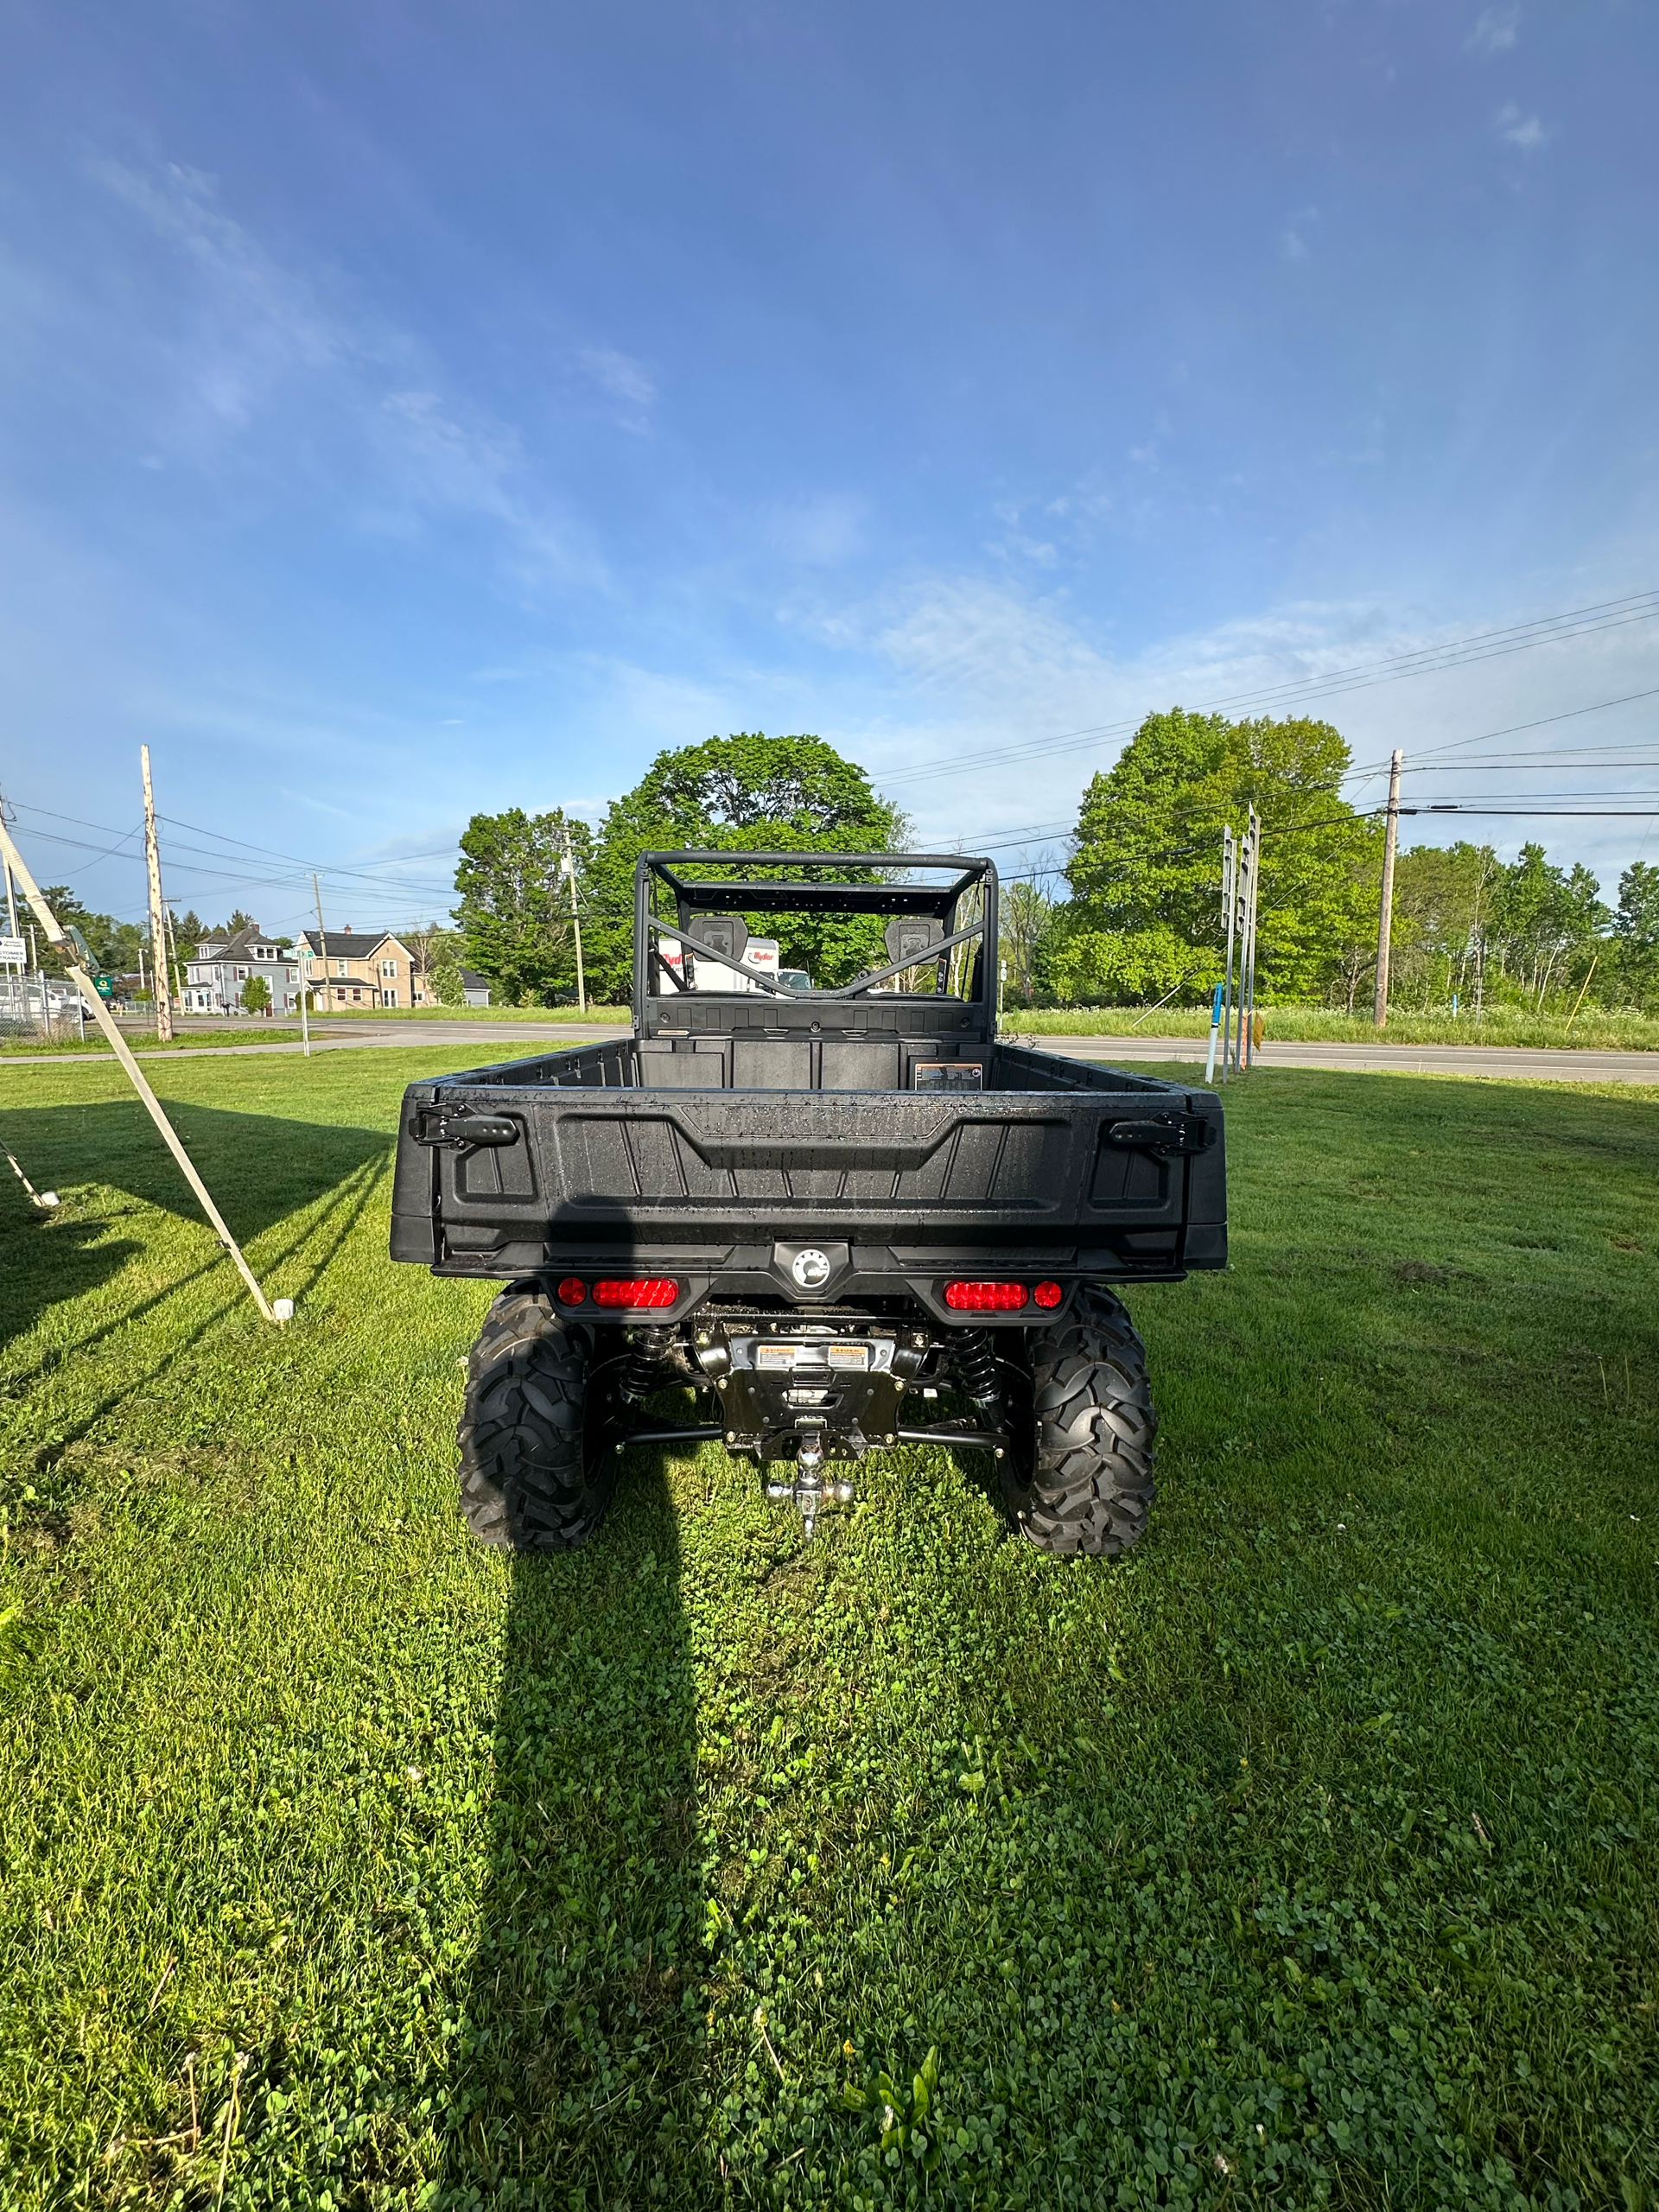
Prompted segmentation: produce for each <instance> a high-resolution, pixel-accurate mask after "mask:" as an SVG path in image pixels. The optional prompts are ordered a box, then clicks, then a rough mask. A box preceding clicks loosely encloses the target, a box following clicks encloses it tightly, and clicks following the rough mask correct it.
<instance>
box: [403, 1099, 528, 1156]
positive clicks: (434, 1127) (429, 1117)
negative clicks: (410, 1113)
mask: <svg viewBox="0 0 1659 2212" xmlns="http://www.w3.org/2000/svg"><path fill="white" fill-rule="evenodd" d="M409 1134H410V1136H412V1137H413V1138H414V1140H415V1141H416V1144H429V1145H448V1146H452V1147H454V1148H455V1149H457V1150H460V1149H461V1148H462V1147H467V1146H470V1145H480V1144H517V1143H518V1122H515V1121H513V1120H512V1118H511V1117H510V1116H507V1115H505V1114H474V1113H472V1112H470V1111H469V1110H468V1109H467V1108H466V1107H464V1106H423V1107H422V1108H421V1109H420V1111H419V1112H418V1113H417V1114H416V1116H415V1117H414V1119H413V1120H412V1121H411V1122H410V1125H409Z"/></svg>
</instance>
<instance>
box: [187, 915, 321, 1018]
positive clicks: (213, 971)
mask: <svg viewBox="0 0 1659 2212" xmlns="http://www.w3.org/2000/svg"><path fill="white" fill-rule="evenodd" d="M255 976H263V977H264V982H265V983H266V986H267V987H268V988H269V989H270V1010H271V1012H272V1013H273V1014H292V1013H294V1012H295V1011H296V1008H297V1007H298V1005H299V1002H300V1001H299V982H300V970H299V964H298V962H297V960H296V956H295V955H294V953H293V952H291V951H289V950H284V948H283V946H282V945H280V944H274V943H273V942H272V940H271V939H270V938H268V937H267V936H266V935H265V933H264V931H263V930H262V929H261V928H260V927H259V925H258V924H257V922H250V923H249V925H248V926H247V928H246V929H245V930H238V931H237V933H236V935H235V936H234V937H220V938H204V940H203V941H202V942H201V943H200V944H198V945H197V947H196V950H195V957H194V959H191V960H188V961H187V962H186V963H185V970H184V990H183V994H182V998H181V1004H182V1007H183V1010H184V1012H185V1013H186V1014H245V1013H246V1012H247V1008H246V1007H245V1006H244V1005H243V1003H242V994H243V992H244V990H245V988H247V986H248V984H249V983H250V982H251V981H252V980H253V978H254V977H255Z"/></svg>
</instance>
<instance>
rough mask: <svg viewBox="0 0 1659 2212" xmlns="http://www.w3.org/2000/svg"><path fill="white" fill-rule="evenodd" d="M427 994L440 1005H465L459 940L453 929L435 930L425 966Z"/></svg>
mask: <svg viewBox="0 0 1659 2212" xmlns="http://www.w3.org/2000/svg"><path fill="white" fill-rule="evenodd" d="M426 978H427V995H428V996H429V998H435V999H436V1001H437V1002H438V1004H439V1005H440V1006H465V1005H466V1003H467V993H466V988H465V987H464V985H463V984H462V982H461V940H460V938H458V937H457V936H456V935H455V933H454V931H453V930H435V931H433V932H432V944H431V949H430V952H429V958H428V962H427V968H426Z"/></svg>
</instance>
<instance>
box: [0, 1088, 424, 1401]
mask: <svg viewBox="0 0 1659 2212" xmlns="http://www.w3.org/2000/svg"><path fill="white" fill-rule="evenodd" d="M168 1114H169V1116H171V1118H172V1121H173V1124H174V1127H175V1128H176V1129H177V1130H178V1132H179V1135H180V1136H181V1138H182V1140H183V1141H184V1145H185V1148H186V1150H187V1151H188V1153H189V1154H190V1156H191V1158H192V1159H193V1160H194V1161H195V1163H196V1166H197V1167H198V1168H199V1169H200V1172H201V1175H202V1178H203V1180H204V1181H205V1182H206V1183H207V1187H208V1189H209V1190H210V1191H211V1192H213V1197H214V1199H215V1201H216V1203H217V1204H218V1205H219V1211H220V1212H221V1213H222V1214H223V1215H224V1216H225V1218H226V1221H227V1222H228V1223H229V1224H230V1227H231V1230H232V1234H233V1235H234V1236H236V1237H238V1240H240V1241H241V1242H243V1243H248V1242H250V1241H251V1239H253V1238H254V1237H256V1236H259V1235H260V1234H261V1233H262V1232H263V1231H264V1230H268V1229H270V1228H272V1227H274V1226H275V1225H276V1224H277V1223H279V1222H282V1221H285V1220H287V1219H288V1218H289V1217H290V1216H291V1215H293V1214H295V1213H296V1212H298V1211H301V1210H302V1208H304V1207H306V1206H308V1205H314V1204H315V1201H316V1200H317V1199H318V1198H322V1197H325V1196H326V1195H327V1194H328V1193H329V1192H334V1191H336V1190H338V1189H339V1188H340V1185H342V1184H345V1185H348V1186H349V1191H348V1192H347V1193H343V1194H342V1195H343V1196H346V1198H347V1199H348V1203H349V1199H350V1198H353V1197H354V1198H355V1201H356V1203H355V1204H350V1205H349V1219H348V1220H347V1222H346V1226H345V1228H344V1230H341V1232H340V1235H341V1236H344V1235H346V1234H348V1233H349V1231H350V1230H351V1229H352V1228H353V1226H354V1225H355V1224H356V1222H357V1220H358V1218H359V1216H360V1214H361V1212H362V1210H363V1206H364V1205H365V1204H366V1202H367V1199H368V1197H369V1195H370V1193H371V1192H372V1190H373V1188H374V1186H375V1185H376V1184H377V1183H378V1180H379V1178H380V1175H381V1173H384V1171H385V1168H386V1166H387V1165H388V1163H389V1160H390V1157H391V1147H392V1142H393V1140H392V1138H391V1136H390V1135H387V1133H386V1132H385V1131H384V1130H381V1129H366V1128H354V1127H351V1126H349V1125H341V1124H340V1123H338V1122H296V1121H288V1120H285V1119H283V1118H280V1117H278V1116H274V1115H265V1114H238V1113H232V1112H228V1111H226V1109H223V1108H219V1107H208V1106H181V1105H179V1104H177V1103H173V1104H170V1105H169V1106H168ZM4 1130H5V1136H6V1141H7V1142H8V1144H9V1145H10V1147H11V1148H12V1150H13V1151H14V1152H15V1153H16V1154H17V1156H18V1158H19V1159H20V1160H22V1161H23V1163H24V1166H26V1168H27V1170H28V1172H29V1178H30V1180H31V1181H32V1182H34V1183H35V1185H36V1187H37V1188H39V1189H47V1188H51V1187H56V1188H57V1189H59V1190H60V1191H65V1192H69V1191H73V1189H75V1188H76V1186H77V1185H85V1184H86V1183H88V1182H97V1183H101V1184H103V1185H105V1186H107V1187H111V1188H114V1189H116V1190H119V1191H124V1192H127V1193H128V1194H129V1195H130V1197H131V1198H135V1199H136V1200H137V1201H138V1203H139V1204H140V1205H150V1206H158V1207H161V1208H162V1209H163V1210H165V1211H168V1212H169V1213H173V1214H176V1215H178V1216H179V1217H181V1218H182V1219H184V1220H187V1221H194V1222H199V1223H200V1224H201V1228H202V1232H203V1235H204V1236H205V1237H207V1239H208V1240H209V1243H210V1245H211V1244H212V1243H213V1230H212V1229H211V1227H210V1226H209V1225H208V1224H207V1219H206V1217H205V1216H204V1215H203V1213H202V1211H201V1209H200V1206H199V1205H198V1204H197V1202H196V1199H195V1196H194V1193H193V1192H192V1191H191V1189H190V1187H189V1185H188V1184H187V1183H186V1181H185V1179H184V1177H183V1175H182V1174H181V1173H180V1170H179V1166H178V1163H177V1162H176V1161H175V1160H174V1158H173V1155H172V1154H171V1153H169V1152H168V1150H167V1148H166V1147H165V1146H164V1145H163V1143H162V1139H161V1135H160V1133H159V1131H158V1130H157V1129H156V1126H155V1124H154V1122H151V1120H150V1119H149V1116H148V1114H146V1113H145V1111H144V1109H143V1107H142V1106H141V1105H140V1104H139V1103H138V1101H137V1099H136V1098H132V1099H107V1100H102V1101H99V1103H95V1104H92V1105H86V1106H75V1105H65V1106H37V1107H28V1108H24V1109H20V1110H18V1111H15V1112H8V1113H7V1114H6V1115H5V1116H4ZM365 1171H367V1172H365ZM7 1180H8V1183H10V1176H8V1178H7ZM13 1188H14V1189H16V1200H15V1203H11V1204H8V1201H7V1198H5V1197H3V1196H0V1224H3V1225H0V1342H10V1340H12V1339H13V1338H16V1337H20V1336H23V1335H26V1334H27V1333H28V1332H29V1330H30V1329H31V1328H33V1327H34V1325H35V1323H36V1321H38V1320H39V1319H40V1317H41V1314H42V1313H44V1312H45V1311H46V1309H47V1308H48V1306H54V1305H56V1304H59V1303H60V1302H61V1301H64V1300H74V1299H77V1298H79V1297H82V1296H84V1295H85V1294H86V1293H88V1292H90V1291H92V1290H95V1289H97V1288H98V1287H99V1285H101V1284H102V1283H105V1282H107V1281H109V1280H110V1279H111V1277H112V1276H113V1275H115V1274H118V1272H119V1270H120V1269H121V1268H123V1267H124V1266H125V1265H126V1263H127V1262H128V1261H129V1260H130V1258H132V1257H133V1256H134V1255H136V1254H137V1253H138V1252H139V1251H141V1250H142V1249H143V1246H142V1244H141V1243H140V1242H138V1241H137V1240H136V1239H133V1238H130V1237H109V1236H108V1235H107V1231H108V1228H109V1223H108V1221H107V1220H102V1221H73V1220H68V1219H65V1218H63V1217H57V1218H48V1217H43V1216H41V1215H39V1214H37V1213H35V1210H34V1209H33V1208H32V1207H31V1206H30V1205H29V1202H28V1199H27V1198H25V1197H24V1196H23V1193H22V1191H21V1189H17V1188H16V1186H15V1185H14V1186H13ZM330 1211H333V1210H332V1209H330ZM117 1217H118V1215H117ZM311 1233H312V1232H311V1230H307V1231H306V1233H305V1235H304V1236H301V1237H300V1238H299V1239H297V1240H296V1243H294V1244H293V1245H290V1246H289V1248H288V1249H285V1250H284V1251H283V1252H282V1253H280V1254H277V1255H262V1266H263V1267H264V1268H266V1269H267V1270H269V1269H270V1268H272V1267H275V1266H279V1265H280V1264H281V1263H282V1262H283V1261H284V1260H285V1259H287V1258H289V1257H290V1256H291V1255H292V1253H293V1252H294V1251H295V1250H296V1249H299V1248H300V1246H302V1245H303V1243H305V1242H306V1241H307V1237H308V1236H309V1235H310V1234H311ZM99 1238H104V1239H105V1240H106V1241H105V1242H102V1243H96V1242H94V1241H93V1240H95V1239H99ZM339 1242H340V1237H339V1236H337V1237H335V1238H334V1241H333V1243H331V1244H330V1246H329V1248H328V1254H325V1255H324V1259H323V1261H322V1262H318V1263H317V1264H316V1265H315V1266H314V1267H313V1268H312V1269H311V1271H310V1274H308V1277H307V1279H306V1281H305V1282H304V1283H303V1284H302V1286H299V1287H297V1288H296V1295H299V1296H304V1295H305V1294H306V1293H307V1292H308V1291H309V1290H310V1289H311V1288H312V1287H313V1286H314V1284H315V1280H316V1276H317V1274H318V1273H319V1272H320V1268H321V1265H323V1264H326V1261H327V1256H328V1255H329V1254H332V1252H333V1250H334V1249H335V1247H336V1246H337V1245H338V1243H339ZM220 1259H221V1255H220V1254H219V1252H218V1251H217V1250H214V1251H213V1256H212V1258H211V1259H209V1260H207V1261H205V1262H203V1263H202V1264H201V1265H200V1266H199V1267H197V1268H194V1269H191V1270H190V1271H188V1273H183V1274H181V1276H180V1278H179V1280H178V1281H177V1282H176V1283H174V1284H171V1285H169V1286H168V1289H167V1290H165V1291H162V1292H160V1293H157V1294H156V1295H155V1296H154V1297H152V1298H149V1299H148V1300H144V1301H143V1302H142V1303H141V1304H140V1305H139V1306H136V1307H135V1308H133V1309H132V1310H131V1311H130V1312H128V1313H123V1314H121V1315H119V1316H118V1317H116V1318H115V1319H112V1320H111V1321H109V1322H105V1323H104V1324H102V1325H100V1326H99V1328H97V1329H95V1330H94V1331H93V1332H92V1333H91V1335H90V1336H88V1337H87V1338H84V1339H82V1340H80V1341H79V1342H78V1343H77V1344H75V1345H74V1346H73V1347H67V1348H66V1349H65V1351H60V1352H59V1353H56V1354H54V1357H65V1356H67V1351H69V1350H75V1351H79V1350H85V1349H86V1348H87V1347H88V1346H89V1345H91V1344H94V1343H96V1342H98V1341H99V1339H100V1338H103V1337H105V1336H107V1335H109V1334H110V1333H111V1332H112V1331H113V1330H115V1329H117V1328H119V1327H123V1326H124V1325H126V1324H127V1323H128V1322H129V1321H133V1320H137V1319H139V1318H140V1317H141V1316H142V1315H143V1313H148V1312H149V1310H150V1308H151V1307H152V1306H156V1305H158V1304H159V1303H160V1302H161V1300H162V1299H163V1298H166V1297H169V1296H171V1295H172V1293H173V1291H174V1290H175V1289H180V1288H182V1287H183V1286H184V1284H185V1283H187V1282H191V1281H195V1280H196V1279H197V1277H198V1276H200V1275H201V1274H206V1273H207V1270H208V1268H211V1267H213V1266H217V1265H218V1264H219V1262H220ZM13 1387H14V1388H16V1387H17V1384H16V1379H14V1383H13Z"/></svg>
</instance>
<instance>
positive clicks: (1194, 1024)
mask: <svg viewBox="0 0 1659 2212" xmlns="http://www.w3.org/2000/svg"><path fill="white" fill-rule="evenodd" d="M1260 1012H1261V1014H1262V1021H1263V1024H1264V1026H1265V1028H1266V1033H1267V1035H1268V1039H1276V1040H1277V1041H1278V1042H1279V1043H1281V1044H1287V1045H1339V1044H1340V1045H1375V1044H1376V1043H1377V1042H1378V1041H1379V1039H1378V1036H1377V1030H1376V1023H1375V1022H1374V1021H1373V1020H1372V1019H1371V1017H1370V1011H1369V1009H1368V1010H1367V1011H1366V1012H1364V1013H1363V1014H1342V1013H1339V1012H1338V1010H1337V1009H1336V1008H1334V1007H1323V1006H1264V1007H1262V1008H1261V1009H1260ZM623 1019H624V1020H625V1021H626V1016H624V1017H623ZM1001 1027H1002V1029H1003V1032H1004V1033H1005V1034H1007V1035H1009V1036H1015V1035H1018V1036H1031V1037H1127V1036H1128V1034H1129V1033H1131V1032H1133V1033H1135V1035H1137V1036H1141V1037H1207V1036H1208V1035H1209V1033H1210V1009H1209V1007H1208V1006H1188V1007H1170V1006H1166V1007H1158V1008H1157V1009H1156V1010H1155V1011H1150V1012H1149V1011H1148V1010H1147V1008H1146V1007H1137V1006H1095V1007H1075V1006H1074V1007H1029V1008H1028V1007H1022V1006H1021V1005H1020V1003H1019V1001H1018V1000H1016V999H1006V1000H1004V1001H1003V1006H1002V1023H1001ZM1380 1041H1382V1042H1383V1043H1384V1044H1389V1045H1480V1046H1491V1045H1511V1046H1522V1047H1523V1048H1524V1049H1526V1050H1527V1051H1529V1052H1539V1051H1548V1050H1549V1049H1551V1048H1562V1049H1567V1050H1570V1051H1575V1052H1659V1014H1634V1013H1625V1012H1618V1013H1614V1012H1610V1011H1609V1010H1608V1009H1607V1008H1605V1007H1597V1006H1586V1007H1585V1008H1584V1010H1583V1011H1582V1013H1580V1014H1579V1016H1578V1017H1577V1019H1576V1020H1574V1019H1573V1018H1572V1016H1571V1015H1570V1014H1532V1013H1529V1012H1528V1010H1527V1009H1526V1007H1510V1006H1492V1007H1487V1008H1486V1010H1485V1012H1484V1014H1482V1016H1481V1018H1480V1020H1478V1021H1477V1020H1475V1018H1474V1015H1473V1014H1472V1013H1471V1011H1470V1010H1469V1008H1468V1007H1465V1008H1464V1010H1463V1012H1462V1013H1461V1014H1455V1015H1454V1014H1452V1010H1451V1008H1450V1007H1431V1008H1429V1009H1428V1010H1427V1012H1425V1013H1420V1014H1413V1013H1409V1012H1408V1011H1406V1010H1404V1009H1403V1008H1402V1007H1394V1008H1393V1009H1392V1010H1391V1011H1390V1013H1389V1020H1388V1027H1387V1028H1386V1030H1384V1032H1383V1037H1382V1039H1381V1040H1380Z"/></svg>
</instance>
